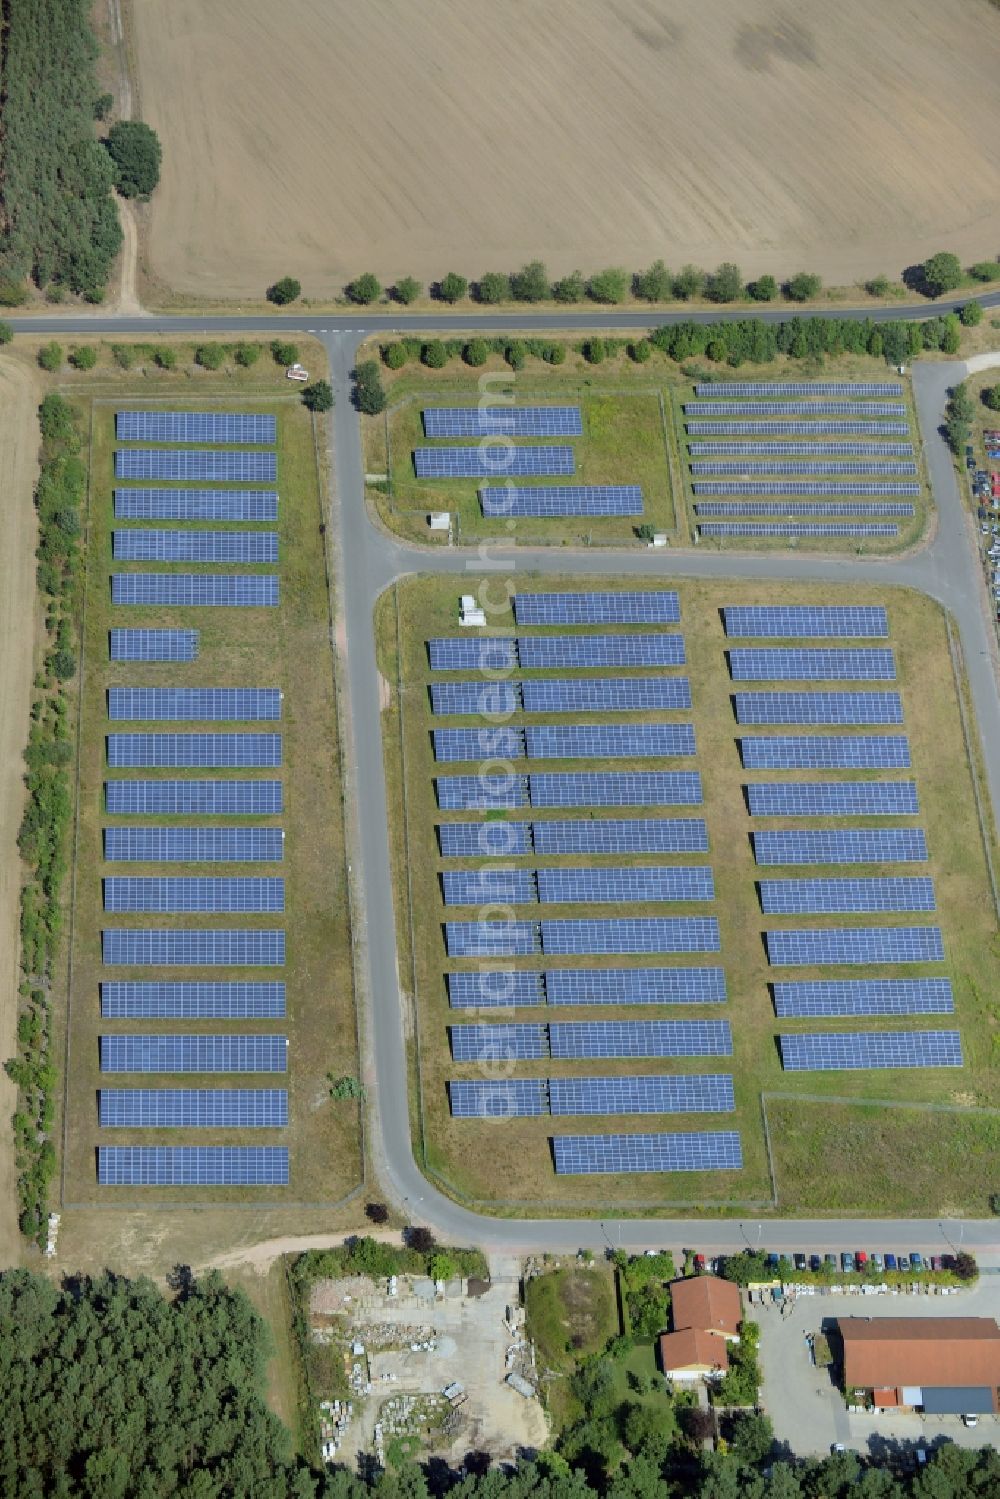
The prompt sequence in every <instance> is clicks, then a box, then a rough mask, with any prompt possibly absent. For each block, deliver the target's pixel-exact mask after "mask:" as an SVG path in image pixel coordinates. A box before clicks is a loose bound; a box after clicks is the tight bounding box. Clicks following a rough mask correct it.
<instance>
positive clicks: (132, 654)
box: [110, 630, 198, 661]
mask: <svg viewBox="0 0 1000 1499" xmlns="http://www.w3.org/2000/svg"><path fill="white" fill-rule="evenodd" d="M197 655H198V631H197V630H112V631H111V632H110V656H111V660H112V661H194V660H195V659H196V658H197Z"/></svg>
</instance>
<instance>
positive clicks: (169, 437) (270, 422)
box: [115, 411, 278, 447]
mask: <svg viewBox="0 0 1000 1499" xmlns="http://www.w3.org/2000/svg"><path fill="white" fill-rule="evenodd" d="M115 436H116V437H117V438H118V441H119V442H229V443H237V442H250V443H256V444H257V445H258V446H260V447H273V446H274V444H275V442H276V441H277V438H278V424H277V420H276V418H275V417H273V416H258V415H255V414H254V415H251V414H249V413H246V412H242V411H117V412H115Z"/></svg>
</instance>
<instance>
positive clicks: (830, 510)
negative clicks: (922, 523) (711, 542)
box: [694, 499, 916, 536]
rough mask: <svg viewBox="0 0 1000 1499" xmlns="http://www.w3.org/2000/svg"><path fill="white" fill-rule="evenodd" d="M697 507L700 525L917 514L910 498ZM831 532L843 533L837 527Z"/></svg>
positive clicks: (731, 502)
mask: <svg viewBox="0 0 1000 1499" xmlns="http://www.w3.org/2000/svg"><path fill="white" fill-rule="evenodd" d="M694 508H695V511H696V512H697V515H698V521H699V524H700V523H701V521H702V520H703V519H707V518H708V517H710V516H712V517H718V518H719V519H720V520H727V519H729V520H732V519H736V518H743V517H746V518H748V519H749V518H750V517H753V516H759V517H767V516H772V517H776V518H779V519H780V520H781V521H782V523H783V525H784V524H787V523H788V522H794V521H799V520H803V519H808V518H809V517H813V518H815V519H818V520H839V519H841V518H842V517H845V516H850V517H854V518H856V519H857V520H862V521H866V520H876V519H877V520H884V519H886V518H887V517H891V518H893V519H895V520H909V519H910V518H911V517H912V516H913V515H914V514H915V513H916V512H915V508H914V506H913V505H912V504H911V502H910V501H909V500H801V499H800V500H699V501H698V502H697V504H696V505H695V507H694ZM723 534H727V533H725V532H724V533H723ZM741 534H746V535H749V536H753V535H755V534H756V532H755V530H753V529H748V530H747V531H746V532H745V533H741ZM761 534H763V535H772V534H779V535H784V534H785V532H784V530H781V531H779V532H777V533H775V532H774V531H773V529H772V528H767V529H765V530H764V531H763V532H762V533H761ZM820 534H823V533H820ZM830 534H834V535H839V534H841V533H840V531H839V530H837V531H834V532H832V533H830Z"/></svg>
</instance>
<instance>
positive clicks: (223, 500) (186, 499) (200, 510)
mask: <svg viewBox="0 0 1000 1499" xmlns="http://www.w3.org/2000/svg"><path fill="white" fill-rule="evenodd" d="M115 519H116V520H192V521H210V520H231V521H276V520H277V519H278V496H277V493H276V492H275V490H273V489H116V490H115Z"/></svg>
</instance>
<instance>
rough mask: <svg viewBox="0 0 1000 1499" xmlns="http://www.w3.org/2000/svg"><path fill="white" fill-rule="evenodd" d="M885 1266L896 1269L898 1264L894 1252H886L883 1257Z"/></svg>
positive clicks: (888, 1268)
mask: <svg viewBox="0 0 1000 1499" xmlns="http://www.w3.org/2000/svg"><path fill="white" fill-rule="evenodd" d="M885 1268H886V1269H887V1270H898V1269H899V1264H898V1261H897V1259H896V1256H895V1255H894V1254H887V1255H886V1257H885Z"/></svg>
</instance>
